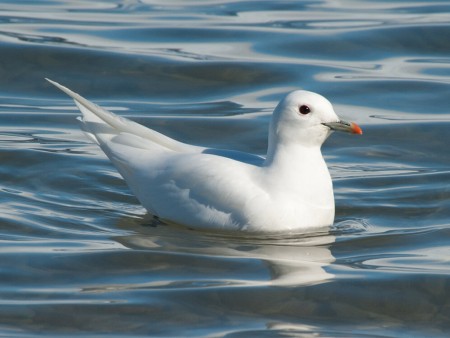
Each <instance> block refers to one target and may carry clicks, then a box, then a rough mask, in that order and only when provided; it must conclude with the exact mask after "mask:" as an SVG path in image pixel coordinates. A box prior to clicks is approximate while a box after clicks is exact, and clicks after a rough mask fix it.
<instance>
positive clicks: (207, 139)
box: [0, 0, 450, 337]
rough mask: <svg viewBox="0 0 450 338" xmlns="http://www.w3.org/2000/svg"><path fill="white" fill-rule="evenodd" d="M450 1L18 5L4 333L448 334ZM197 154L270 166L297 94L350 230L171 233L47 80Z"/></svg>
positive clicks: (7, 19) (2, 282) (6, 114)
mask: <svg viewBox="0 0 450 338" xmlns="http://www.w3.org/2000/svg"><path fill="white" fill-rule="evenodd" d="M449 38H450V4H449V3H448V1H430V2H427V1H408V2H405V1H351V0H348V1H346V0H344V1H339V2H337V1H331V0H330V1H314V0H312V1H243V2H232V1H226V0H222V1H215V0H210V1H206V0H205V1H162V0H160V1H156V0H155V1H147V0H142V1H138V0H136V1H133V0H122V1H106V0H105V1H98V0H97V1H87V0H86V1H58V0H53V1H19V2H17V1H12V0H10V1H2V2H1V5H0V52H1V53H0V55H1V56H0V72H1V76H0V97H1V100H0V125H1V129H0V157H1V159H2V161H1V166H0V178H1V180H0V189H1V190H0V191H1V194H0V199H1V204H0V211H1V212H0V217H1V222H0V241H1V246H0V302H1V304H0V336H8V337H24V336H36V335H46V336H55V337H60V336H64V337H69V336H80V335H87V336H91V337H94V336H114V335H115V336H121V337H122V336H158V337H173V336H183V337H187V336H191V337H221V336H227V337H273V336H282V337H286V336H294V337H299V336H300V337H310V336H312V335H314V334H317V335H318V336H320V337H348V336H353V337H381V336H382V337H441V336H442V337H444V336H446V334H449V332H450V322H449V315H450V301H449V298H450V283H449V281H450V278H449V272H450V269H449V267H450V266H449V257H450V250H449V248H450V241H449V238H450V231H449V225H450V188H449V182H450V156H449V150H448V144H449V143H450V133H449V130H450V115H449V113H448V109H449V106H450V105H449V94H448V93H449V85H450V57H449V55H450V54H449V52H450V46H449V42H448V41H449ZM44 77H49V78H52V79H54V80H56V81H59V82H61V83H63V84H65V85H67V86H69V87H70V88H72V89H74V90H75V91H77V92H79V93H80V94H82V95H84V96H86V97H88V98H89V99H91V100H93V101H95V102H96V103H99V104H101V105H103V106H105V107H107V108H109V109H111V110H113V111H115V112H117V113H119V114H121V115H124V116H127V117H130V118H132V119H134V120H136V121H138V122H140V123H143V124H145V125H147V126H151V127H152V128H155V129H157V130H160V131H162V132H164V133H167V134H168V135H171V136H173V137H176V138H177V139H179V140H182V141H185V142H191V143H196V144H200V145H204V146H214V147H221V148H232V149H238V150H244V151H250V152H254V153H257V154H264V152H265V148H266V144H267V143H266V131H267V127H268V121H269V117H270V112H271V110H272V109H273V107H274V105H275V104H276V103H277V101H278V100H279V99H280V98H281V97H282V96H283V94H285V93H286V92H288V91H290V90H292V89H296V88H304V89H308V90H312V91H316V92H319V93H321V94H323V95H325V96H326V97H328V98H329V99H330V100H331V101H332V102H333V103H334V105H335V109H336V111H337V112H338V114H339V115H341V116H342V117H346V118H348V119H350V120H354V121H356V122H357V123H359V124H360V125H361V126H362V127H363V130H364V132H365V134H364V135H363V136H362V137H350V136H348V135H333V136H332V137H331V138H330V139H329V140H328V141H327V143H326V145H325V146H324V148H323V152H324V155H325V157H326V159H327V162H328V164H329V167H330V171H331V174H332V176H333V178H334V182H335V195H336V208H337V217H336V223H335V224H334V226H333V227H332V228H330V229H322V230H320V231H317V232H313V233H307V234H299V235H297V236H290V237H286V238H282V237H279V238H274V237H271V238H265V237H258V238H248V237H230V236H223V235H219V234H213V233H203V232H199V231H192V230H189V229H185V228H177V227H173V226H166V225H163V224H158V223H157V222H155V221H154V220H152V219H151V217H150V216H148V215H146V213H145V210H144V209H143V208H142V207H141V206H140V205H139V203H138V202H137V200H136V199H135V198H134V197H133V196H132V194H131V193H130V191H129V190H128V188H127V187H126V185H125V184H124V182H123V181H122V179H121V178H120V177H119V176H118V174H117V172H116V170H115V169H114V168H113V167H112V165H111V164H110V163H109V161H108V160H107V159H106V158H105V157H104V155H102V153H101V152H100V150H99V149H98V148H97V147H96V146H94V145H92V144H90V143H89V142H88V140H87V139H86V138H85V137H84V135H83V134H82V133H81V132H80V131H79V129H78V125H77V123H76V119H75V117H76V116H77V115H78V113H77V111H76V108H75V107H74V105H73V104H72V102H71V101H70V100H69V99H68V98H67V97H65V96H64V95H63V94H61V93H60V92H58V91H57V90H55V89H54V88H52V87H51V86H50V85H49V84H48V83H46V82H45V81H44V80H43V78H44Z"/></svg>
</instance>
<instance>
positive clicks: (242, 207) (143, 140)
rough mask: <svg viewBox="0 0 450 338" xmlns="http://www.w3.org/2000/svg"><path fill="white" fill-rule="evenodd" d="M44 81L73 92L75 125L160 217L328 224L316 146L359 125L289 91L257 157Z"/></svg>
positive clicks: (207, 222)
mask: <svg viewBox="0 0 450 338" xmlns="http://www.w3.org/2000/svg"><path fill="white" fill-rule="evenodd" d="M48 81H49V82H50V83H52V84H53V85H55V86H56V87H58V88H59V89H61V90H62V91H63V92H65V93H66V94H68V95H69V96H70V97H72V98H73V99H74V101H75V103H76V105H77V106H78V108H79V109H80V111H81V113H82V114H83V117H82V118H81V119H80V120H81V122H82V129H83V130H84V131H85V132H86V133H88V135H90V137H91V138H92V139H93V140H94V141H95V142H96V143H97V144H98V145H99V146H100V147H101V149H102V150H103V151H104V152H105V154H106V155H107V156H108V158H109V159H110V160H111V162H112V163H113V164H114V165H115V166H116V168H117V170H118V171H119V172H120V174H121V175H122V176H123V178H124V179H125V181H126V182H127V183H128V185H129V187H130V189H131V190H132V191H133V193H134V194H135V195H136V197H137V198H138V199H139V201H140V202H141V203H142V205H143V206H144V207H145V208H146V209H147V210H148V211H149V212H150V213H151V214H153V215H155V216H158V217H159V218H160V219H162V220H165V221H168V222H174V223H178V224H182V225H185V226H189V227H193V228H202V229H218V230H246V231H257V232H280V231H290V230H293V231H298V230H301V229H304V228H309V227H318V226H326V225H331V224H332V223H333V220H334V197H333V187H332V181H331V178H330V174H329V172H328V168H327V166H326V164H325V161H324V159H323V157H322V154H321V152H320V147H321V145H322V143H323V142H324V141H325V140H326V138H327V137H328V136H329V134H330V133H331V130H341V131H347V132H352V133H356V134H361V133H362V132H361V129H360V128H359V127H358V126H357V125H356V124H354V123H347V122H344V121H340V120H339V118H338V117H337V115H336V114H335V112H334V110H333V107H332V106H331V104H330V102H329V101H328V100H326V99H325V98H324V97H322V96H320V95H318V94H315V93H312V92H307V91H294V92H292V93H290V94H288V95H287V96H286V97H285V98H284V99H283V100H282V101H281V102H280V103H279V104H278V106H277V107H276V109H275V111H274V113H273V117H272V122H271V124H270V129H269V147H268V152H267V156H266V158H265V159H264V158H261V157H258V156H256V155H252V154H245V153H240V152H234V151H227V150H218V149H209V148H204V147H199V146H194V145H189V144H186V143H182V142H178V141H176V140H174V139H172V138H169V137H167V136H165V135H163V134H161V133H158V132H156V131H154V130H152V129H149V128H146V127H144V126H142V125H140V124H138V123H135V122H132V121H130V120H128V119H125V118H122V117H119V116H117V115H115V114H113V113H111V112H109V111H107V110H105V109H103V108H101V107H99V106H97V105H95V104H94V103H92V102H90V101H88V100H86V99H84V98H83V97H81V96H80V95H78V94H76V93H74V92H73V91H71V90H70V89H68V88H66V87H64V86H62V85H60V84H58V83H56V82H54V81H51V80H48ZM305 107H306V108H305Z"/></svg>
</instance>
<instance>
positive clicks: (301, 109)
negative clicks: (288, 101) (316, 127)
mask: <svg viewBox="0 0 450 338" xmlns="http://www.w3.org/2000/svg"><path fill="white" fill-rule="evenodd" d="M298 111H299V113H300V114H302V115H306V114H309V113H311V108H309V107H308V106H307V105H302V106H300V107H299V108H298Z"/></svg>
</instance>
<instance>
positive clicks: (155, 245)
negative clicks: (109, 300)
mask: <svg viewBox="0 0 450 338" xmlns="http://www.w3.org/2000/svg"><path fill="white" fill-rule="evenodd" d="M121 227H122V228H123V226H121ZM125 227H127V230H128V229H132V228H134V230H137V231H139V232H140V233H136V234H134V235H131V236H124V237H120V238H116V240H117V241H119V242H120V243H121V244H122V245H124V246H125V247H128V248H130V249H137V250H150V251H155V253H157V254H159V255H161V254H162V255H163V257H164V254H167V255H168V257H169V256H170V257H172V259H173V255H179V257H180V260H183V259H186V257H187V256H193V257H199V258H200V261H201V258H202V257H203V258H205V259H207V260H208V264H209V265H208V266H205V269H204V274H203V270H202V269H201V267H200V268H199V267H198V266H196V267H195V270H196V271H201V272H202V273H201V274H198V275H197V276H196V279H195V283H194V282H193V281H192V280H191V279H189V280H188V281H186V283H185V284H184V287H192V285H193V284H195V287H198V286H199V285H202V286H206V285H208V286H226V287H233V286H237V287H239V286H240V287H242V286H264V285H268V286H269V285H270V286H273V285H275V286H297V285H312V284H318V283H323V282H325V281H327V280H330V279H332V278H333V277H334V275H333V274H331V273H329V272H327V271H326V267H327V266H328V265H329V264H330V263H332V262H334V260H335V258H334V257H333V255H332V254H331V251H330V246H331V244H332V243H334V241H335V237H334V236H333V235H331V234H329V232H328V229H323V230H322V231H320V232H318V231H317V230H316V231H315V232H311V233H303V234H292V235H291V236H287V235H283V236H282V237H281V236H264V235H259V236H255V237H245V235H243V234H242V233H241V234H233V235H228V234H226V235H219V234H211V233H203V232H200V231H190V230H188V229H185V228H178V227H174V226H161V225H159V226H156V227H142V226H141V227H139V226H138V227H136V224H134V225H129V226H128V225H125ZM215 259H217V264H221V262H223V260H226V262H227V267H224V275H225V276H229V278H228V277H226V278H225V277H223V276H222V277H221V278H222V279H219V280H217V279H216V276H211V274H212V273H214V271H213V270H214V269H212V270H210V269H211V268H215V267H217V265H216V264H215V263H214V260H215ZM211 260H212V261H213V263H211ZM194 261H197V260H196V259H194ZM230 266H231V268H230ZM247 266H251V270H252V271H250V272H249V273H248V274H247V273H244V272H243V271H247V270H246V267H247ZM167 269H168V270H170V269H171V267H170V263H168V265H167ZM169 275H170V274H169ZM249 276H250V277H249ZM160 277H161V278H162V279H163V280H161V279H159V278H156V280H153V278H152V281H151V282H150V284H148V283H146V287H161V286H162V285H167V286H169V285H171V284H172V282H174V283H177V284H179V283H180V280H179V279H178V278H177V280H176V282H175V281H170V280H164V277H163V276H160ZM191 277H192V276H191ZM191 277H189V278H191ZM179 278H184V277H183V275H181V276H179ZM182 284H183V283H182ZM141 286H142V285H141ZM172 287H173V285H172Z"/></svg>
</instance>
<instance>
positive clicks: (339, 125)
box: [322, 120, 363, 135]
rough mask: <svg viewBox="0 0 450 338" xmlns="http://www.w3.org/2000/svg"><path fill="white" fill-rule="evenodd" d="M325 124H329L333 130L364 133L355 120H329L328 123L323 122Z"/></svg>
mask: <svg viewBox="0 0 450 338" xmlns="http://www.w3.org/2000/svg"><path fill="white" fill-rule="evenodd" d="M322 124H323V125H324V126H327V127H328V128H330V129H331V130H336V131H343V132H346V133H352V134H358V135H362V133H363V132H362V129H361V128H360V127H359V126H358V125H357V124H356V123H353V122H347V121H342V120H340V121H337V122H328V123H322Z"/></svg>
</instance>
